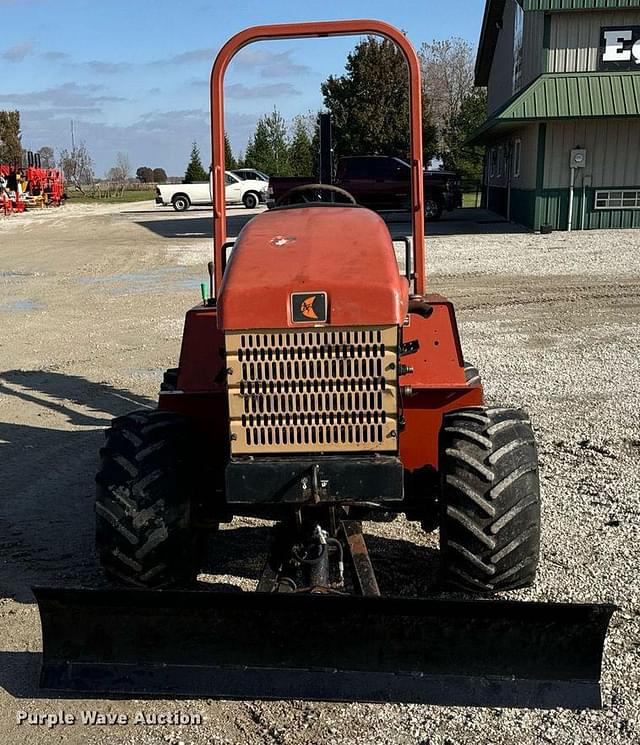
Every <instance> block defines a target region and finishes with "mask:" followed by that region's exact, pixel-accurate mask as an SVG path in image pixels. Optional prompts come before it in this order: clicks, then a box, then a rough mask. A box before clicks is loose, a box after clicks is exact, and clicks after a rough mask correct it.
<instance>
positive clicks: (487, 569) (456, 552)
mask: <svg viewBox="0 0 640 745" xmlns="http://www.w3.org/2000/svg"><path fill="white" fill-rule="evenodd" d="M440 471H441V497H440V551H441V561H442V574H443V580H444V582H445V584H446V585H448V586H453V587H456V588H461V589H463V590H466V591H468V592H476V593H478V592H479V593H494V592H502V591H504V590H514V589H517V588H521V587H527V586H529V585H530V584H531V583H532V582H533V580H534V578H535V574H536V569H537V565H538V558H539V553H540V485H539V479H538V458H537V452H536V446H535V441H534V435H533V431H532V429H531V426H530V424H529V421H528V419H527V416H526V414H525V413H524V412H522V411H518V410H515V409H495V408H494V409H486V408H482V407H479V408H473V409H463V410H460V411H454V412H451V413H449V414H447V415H445V417H444V421H443V426H442V430H441V433H440Z"/></svg>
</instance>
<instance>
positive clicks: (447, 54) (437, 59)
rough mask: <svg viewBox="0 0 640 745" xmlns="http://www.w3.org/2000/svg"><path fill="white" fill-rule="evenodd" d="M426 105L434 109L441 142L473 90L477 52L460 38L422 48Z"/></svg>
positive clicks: (421, 60)
mask: <svg viewBox="0 0 640 745" xmlns="http://www.w3.org/2000/svg"><path fill="white" fill-rule="evenodd" d="M420 65H421V67H422V81H423V94H424V97H425V106H427V107H428V108H429V109H430V110H431V114H432V116H433V121H434V123H435V125H436V127H437V128H438V133H439V141H440V145H441V146H442V144H443V143H442V136H443V132H444V131H445V130H446V129H449V128H450V127H451V124H452V122H453V121H454V119H455V118H456V117H457V116H458V115H459V114H460V109H461V108H462V104H463V102H464V101H465V99H466V98H468V96H469V95H470V93H471V92H472V91H473V88H474V85H473V83H474V53H473V48H472V46H471V45H470V44H469V42H467V41H465V40H464V39H461V38H459V37H455V36H454V37H452V38H450V39H445V40H444V41H435V40H434V41H433V42H432V43H431V44H427V43H425V44H423V45H422V47H421V48H420Z"/></svg>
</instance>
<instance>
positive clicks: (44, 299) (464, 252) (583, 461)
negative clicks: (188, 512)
mask: <svg viewBox="0 0 640 745" xmlns="http://www.w3.org/2000/svg"><path fill="white" fill-rule="evenodd" d="M144 209H147V211H148V215H147V216H142V217H140V216H138V215H137V213H136V212H133V211H131V212H130V213H129V212H126V211H124V212H123V211H122V210H118V211H115V210H104V211H102V212H101V211H100V210H93V211H92V212H91V213H88V211H86V210H82V211H81V212H78V213H74V212H73V210H70V211H69V212H68V213H66V214H65V213H58V214H56V215H55V222H56V229H55V230H52V231H51V232H50V233H47V232H45V230H46V227H47V225H48V222H47V219H46V218H43V217H38V219H37V220H33V221H32V223H31V224H29V225H20V223H19V222H18V219H19V216H16V217H15V219H14V218H12V222H11V224H9V220H7V221H4V224H3V223H2V221H0V226H1V234H2V239H3V240H4V237H5V236H8V237H9V236H14V235H15V236H17V237H19V241H17V244H18V245H16V246H15V247H13V248H11V249H10V250H7V251H3V255H2V257H1V258H0V292H1V295H0V306H3V305H5V304H6V305H7V307H9V306H10V304H11V303H12V302H13V301H15V300H20V299H24V298H28V299H30V300H32V301H33V302H35V303H39V304H40V305H38V306H37V307H35V308H30V309H26V310H24V311H21V312H20V314H19V315H18V313H17V311H11V310H2V308H1V307H0V320H2V321H4V323H3V324H1V325H0V356H1V357H2V359H3V360H5V363H4V364H5V365H6V366H7V367H8V368H10V372H7V373H0V420H1V421H0V455H1V456H2V460H0V463H3V464H4V469H3V471H4V474H5V475H4V476H3V478H4V479H5V483H6V484H7V485H8V487H9V488H8V489H7V491H6V494H7V495H8V496H9V498H10V501H9V502H5V503H4V505H0V528H1V530H2V533H1V534H0V543H1V545H0V596H1V598H0V640H1V641H0V740H2V741H6V742H17V741H25V742H26V741H28V742H34V743H40V742H49V741H55V742H65V743H100V744H101V745H106V744H107V743H116V742H117V743H131V744H132V745H133V743H135V744H136V745H138V744H140V745H147V744H148V745H152V744H154V745H155V744H156V743H172V744H173V745H178V744H179V743H184V745H188V744H189V743H199V744H200V743H211V744H212V745H213V744H214V743H215V745H223V744H224V745H240V743H242V744H243V745H244V744H245V743H246V744H248V745H259V744H260V745H262V744H264V745H301V744H302V743H318V744H320V743H322V744H323V745H328V744H330V743H334V744H335V745H368V744H369V743H371V744H373V743H376V745H378V744H380V745H382V744H383V743H389V745H404V744H405V743H406V744H407V745H408V744H409V743H411V744H412V745H415V744H416V743H419V744H420V745H471V744H472V743H473V744H474V745H475V744H476V743H484V744H486V745H489V744H490V743H494V744H495V745H498V744H500V745H508V744H510V743H514V742H520V743H554V745H564V744H565V743H566V744H567V745H586V744H589V745H592V744H593V743H603V744H604V743H606V744H607V745H608V744H609V743H636V742H639V741H640V717H639V704H638V702H639V701H640V665H639V664H638V663H639V661H640V660H639V654H638V651H639V640H640V583H639V579H638V578H639V577H640V552H639V551H638V539H639V530H640V430H639V427H638V417H639V416H640V354H639V351H640V343H639V342H640V325H639V324H638V321H639V320H640V279H639V277H640V231H611V232H590V233H584V234H583V233H573V234H558V233H556V234H553V235H551V236H538V235H532V234H528V233H512V234H508V235H501V234H483V235H472V234H471V231H470V229H469V226H467V225H461V226H460V227H456V226H451V230H452V232H456V231H457V232H458V234H454V235H441V236H436V237H430V238H428V241H427V254H428V263H429V267H430V270H431V274H430V287H431V289H432V290H435V291H439V292H442V293H444V294H447V295H448V296H450V297H451V298H452V299H453V300H454V301H455V302H456V308H457V314H458V322H459V325H460V330H461V336H462V342H463V346H464V350H465V357H466V358H467V359H469V360H471V361H473V362H474V363H475V364H476V365H477V366H478V367H479V369H480V371H481V373H482V377H483V380H484V383H485V390H486V394H487V397H488V399H489V401H490V402H492V403H496V404H500V405H516V406H519V407H523V408H526V409H527V410H528V412H529V413H530V415H531V418H532V422H533V426H534V429H535V431H536V435H537V439H538V443H539V453H540V461H541V478H542V489H543V545H542V556H541V563H540V571H539V576H538V580H537V582H536V584H535V586H534V587H533V588H531V589H529V590H526V591H522V592H517V593H509V594H508V596H509V597H512V598H518V599H527V600H543V601H550V600H558V601H575V602H581V601H589V602H592V601H596V602H611V603H615V604H617V605H618V606H619V608H620V610H619V611H618V612H617V613H616V614H615V616H614V619H613V621H612V625H611V628H610V632H609V635H608V640H607V645H606V652H605V659H604V668H603V696H604V708H603V709H602V710H600V711H581V712H574V711H567V710H554V711H536V710H531V711H523V710H509V709H505V710H499V709H467V708H451V707H429V706H414V705H371V704H343V705H338V704H318V703H308V702H299V701H294V702H271V703H269V702H268V703H264V702H217V701H211V700H204V701H180V702H177V701H170V700H167V701H152V702H149V701H145V702H142V701H101V700H94V701H82V700H77V699H71V700H55V699H43V698H40V697H39V694H38V693H37V689H36V676H37V670H38V665H39V657H38V652H39V649H40V639H39V629H38V622H37V613H36V611H35V607H34V605H33V601H32V598H31V597H30V594H29V590H28V587H29V585H30V584H34V583H42V584H47V583H53V582H54V581H56V580H58V581H63V582H66V583H69V584H73V583H74V582H79V581H81V582H92V583H99V582H100V574H99V571H98V569H97V567H96V566H95V562H94V559H93V558H92V554H91V507H90V501H91V497H90V495H91V491H92V484H91V474H92V472H93V468H94V465H95V458H94V455H93V453H95V449H96V448H97V447H98V446H99V443H100V431H99V430H100V428H101V427H103V426H104V425H105V424H106V422H107V420H108V418H109V417H110V416H112V415H115V414H119V413H122V412H123V411H125V410H127V409H129V408H132V405H133V406H135V405H139V404H140V403H141V402H142V403H143V404H147V405H148V404H149V402H150V400H151V399H152V398H153V396H154V393H155V390H156V389H157V386H158V382H159V379H160V377H161V370H162V368H164V367H168V366H171V365H172V364H173V361H174V359H175V358H176V355H177V349H178V346H177V345H178V340H179V337H180V334H181V324H180V322H179V320H176V319H179V317H180V316H181V314H182V313H183V309H184V308H185V307H186V306H188V304H189V302H190V300H191V299H192V298H193V297H194V291H193V290H192V289H188V288H187V287H185V286H184V285H181V284H180V281H181V279H182V275H180V277H178V278H177V277H176V276H175V272H173V271H170V272H167V271H165V272H164V274H158V275H157V283H154V284H152V285H151V286H149V285H147V284H143V286H142V287H140V286H138V285H139V283H138V285H136V286H131V287H130V286H129V283H128V281H127V280H126V279H122V280H121V286H120V290H121V291H119V292H116V293H111V292H110V291H107V292H105V291H103V290H96V285H95V284H91V283H87V282H79V281H78V278H80V277H87V276H92V277H97V278H100V277H102V278H112V277H113V276H114V272H116V271H117V272H135V271H154V270H155V268H156V267H165V268H167V267H176V266H177V267H182V269H181V270H180V271H182V272H184V279H189V278H191V279H193V275H194V273H195V272H194V268H193V266H192V264H194V263H195V262H196V260H197V258H198V256H201V257H202V261H203V262H204V261H206V258H207V250H208V245H209V241H208V238H207V237H206V236H203V237H201V238H189V239H188V240H186V239H185V237H184V235H186V234H187V233H190V232H191V233H195V232H197V231H196V230H195V228H193V229H191V230H190V227H189V226H190V225H195V223H196V221H202V218H203V213H194V214H193V215H192V214H190V213H186V215H185V216H179V217H175V218H174V216H173V215H171V217H172V220H173V219H175V220H176V221H178V220H179V221H182V222H181V223H176V224H183V225H184V230H182V231H181V235H182V237H181V236H180V235H178V236H177V238H176V236H175V235H173V236H170V235H166V234H163V231H162V230H161V229H160V222H161V221H164V222H167V214H166V213H159V216H158V214H157V213H155V212H154V211H153V208H151V207H148V206H146V205H137V206H136V210H138V211H140V210H144ZM52 219H53V218H52ZM145 222H147V223H149V225H150V226H151V227H150V229H148V230H147V229H146V228H148V227H149V225H143V223H145ZM155 223H157V224H155ZM154 224H155V228H154ZM495 229H496V230H498V229H499V227H498V226H497V227H496V228H495ZM10 243H11V241H9V242H8V243H7V242H5V245H6V246H9V245H10ZM34 244H35V246H36V247H35V248H28V249H27V250H26V251H25V250H24V247H25V246H33V245H34ZM38 245H40V247H41V248H40V250H38V248H37V246H38ZM133 245H135V255H133V252H132V250H131V246H133ZM45 246H46V250H45ZM105 247H108V248H109V251H108V252H106V251H105ZM182 247H183V250H181V248H182ZM181 256H182V258H181ZM115 266H117V269H115V268H114V267H115ZM136 266H138V270H136V269H135V267H136ZM54 275H55V281H54V280H53V279H52V276H54ZM154 276H156V275H154ZM178 280H180V281H178ZM118 281H119V280H117V279H116V280H115V282H116V283H117V282H118ZM108 282H110V283H111V284H113V282H114V280H113V279H109V280H108ZM158 283H159V284H158ZM111 284H110V285H109V287H111ZM134 284H135V283H134ZM102 286H103V285H100V287H102ZM69 305H72V306H74V307H75V308H76V311H75V312H73V311H71V310H69ZM43 308H45V309H46V310H43ZM78 309H80V310H78ZM18 324H20V327H21V329H22V333H20V334H16V333H15V330H16V328H18ZM61 329H62V330H63V332H64V333H62V331H61ZM25 336H27V339H25V338H24V337H25ZM62 336H64V341H63V339H62V338H61V337H62ZM2 443H4V444H2ZM29 448H31V451H29ZM5 452H6V455H5ZM34 459H35V460H34ZM52 463H55V468H51V464H52ZM29 468H32V469H33V470H28V469H29ZM43 472H46V477H45V475H43ZM28 473H29V474H31V475H27V474H28ZM27 482H29V483H28V484H27ZM68 495H73V497H70V496H68ZM71 498H73V499H74V500H75V504H77V508H76V509H74V511H73V514H69V510H68V509H67V506H68V504H69V502H68V500H69V499H71ZM65 500H67V501H65ZM62 507H64V508H65V509H62ZM45 526H46V529H45ZM261 527H262V528H263V529H262V530H261V529H260V528H261ZM227 530H230V531H239V533H238V535H239V536H241V537H242V538H241V539H240V540H239V541H238V549H237V553H236V552H232V554H231V555H230V556H227V557H226V558H225V560H224V562H223V563H224V567H222V568H221V567H220V566H219V563H220V562H219V558H220V557H216V556H215V543H214V542H212V547H211V552H212V553H211V557H210V562H209V567H208V568H207V571H208V572H210V574H207V575H204V576H203V579H205V580H210V581H227V582H232V583H234V584H237V585H239V586H242V587H245V588H246V589H250V588H251V587H252V586H253V585H254V584H255V579H256V576H257V572H258V570H259V566H260V559H261V556H262V554H263V552H264V549H265V546H266V537H265V531H264V527H263V524H261V523H258V522H257V521H252V520H237V521H235V522H234V523H233V524H232V525H231V526H229V527H228V528H227ZM366 530H367V536H368V542H369V545H370V548H371V552H372V554H373V557H374V562H377V566H378V568H379V581H380V584H381V586H382V588H383V590H386V591H387V592H397V593H400V594H403V595H415V594H427V593H431V592H433V590H434V588H433V577H432V575H431V572H432V570H433V568H434V566H435V562H436V557H435V553H434V549H435V548H436V547H437V536H436V535H434V534H431V535H425V534H424V533H423V532H422V531H421V529H420V527H419V526H418V525H417V524H414V523H408V522H406V521H405V520H397V521H395V522H394V523H391V524H368V525H367V526H366ZM233 535H235V533H230V534H229V536H230V537H231V536H233ZM90 557H91V558H90ZM216 562H217V563H216ZM241 566H242V567H243V569H242V571H240V567H241ZM59 708H63V709H65V710H66V711H68V712H72V713H75V714H76V715H79V712H81V711H83V710H92V709H93V710H99V711H102V712H108V711H110V712H126V713H127V714H128V715H129V716H130V718H132V717H133V716H134V714H135V712H136V711H144V712H151V713H156V714H157V713H163V712H164V713H168V712H173V711H176V710H181V711H183V712H188V713H199V714H201V715H202V717H203V723H202V724H200V725H198V726H180V725H166V726H162V725H157V726H149V727H140V726H137V727H136V726H133V725H131V724H129V725H127V726H121V727H120V726H115V727H87V726H82V725H78V724H76V725H74V726H67V727H64V726H58V727H54V728H52V729H47V728H46V727H36V726H30V727H28V728H25V725H22V728H19V727H17V725H16V724H15V716H16V712H17V711H18V710H19V709H25V710H29V711H31V712H54V711H57V710H58V709H59Z"/></svg>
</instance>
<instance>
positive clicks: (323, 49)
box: [0, 0, 484, 176]
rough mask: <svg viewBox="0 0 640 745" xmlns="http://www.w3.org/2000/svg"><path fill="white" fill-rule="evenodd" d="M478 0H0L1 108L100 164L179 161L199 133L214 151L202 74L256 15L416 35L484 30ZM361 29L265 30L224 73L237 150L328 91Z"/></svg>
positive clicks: (38, 134) (29, 137) (30, 136)
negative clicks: (261, 128) (271, 120)
mask: <svg viewBox="0 0 640 745" xmlns="http://www.w3.org/2000/svg"><path fill="white" fill-rule="evenodd" d="M483 8H484V0H446V2H436V1H435V0H423V1H422V2H411V1H409V0H395V2H393V1H392V0H367V1H365V0H342V2H340V1H335V0H325V1H324V2H319V3H318V2H313V1H312V0H307V2H300V0H270V1H269V0H260V1H258V0H239V1H238V0H225V1H224V2H222V1H219V0H209V1H208V2H206V1H205V0H189V1H188V2H184V0H183V1H181V2H176V0H107V2H102V3H100V2H96V0H0V27H1V28H2V33H1V34H0V71H1V72H2V84H1V86H0V109H13V108H17V109H19V110H20V112H21V119H22V135H23V144H24V146H25V147H26V148H29V149H34V150H37V149H38V148H40V147H42V146H43V145H50V146H51V147H53V148H54V150H55V151H56V155H57V153H58V152H59V151H60V149H61V148H64V147H68V146H69V144H70V121H71V120H72V119H73V121H74V124H75V131H76V139H80V140H84V141H85V142H86V143H87V146H88V148H89V151H90V152H91V154H92V156H93V159H94V162H95V167H96V173H97V175H98V176H101V175H103V174H104V172H105V171H106V170H107V169H108V168H109V167H110V166H111V165H113V163H114V161H115V157H116V153H117V152H118V151H122V152H125V153H127V154H128V155H129V159H130V162H131V166H132V168H133V170H134V171H135V169H136V168H137V167H138V166H140V165H148V166H151V167H163V168H165V169H166V170H167V172H168V173H169V174H170V175H180V174H181V173H183V172H184V168H185V166H186V162H187V159H188V155H189V152H190V150H191V143H192V141H193V140H196V141H197V142H198V144H199V145H200V148H201V152H202V155H203V161H204V162H205V164H206V163H207V162H208V158H209V151H210V147H209V142H208V140H209V125H208V120H209V101H208V76H209V72H210V69H211V65H212V62H213V57H214V56H215V53H216V51H217V49H218V48H219V47H220V46H221V45H222V44H223V43H224V42H225V41H226V39H227V38H228V37H229V36H231V35H233V34H234V33H236V32H237V31H240V30H241V29H243V28H245V27H247V26H251V25H255V24H262V23H283V22H287V21H305V20H332V19H336V18H377V19H381V20H384V21H387V22H389V23H392V24H393V25H395V26H397V27H399V28H401V29H403V30H404V31H405V32H406V33H407V35H408V36H409V38H410V39H411V41H412V42H413V44H414V45H415V46H416V47H419V46H420V44H421V43H422V42H424V41H431V40H432V39H442V38H446V37H449V36H454V35H457V36H461V37H463V38H465V39H467V40H469V41H470V42H471V43H472V44H473V45H475V44H476V43H477V40H478V36H479V33H480V23H481V19H482V12H483ZM356 41H357V39H356V38H353V37H351V38H341V39H318V40H292V41H287V42H262V43H259V44H255V45H252V46H250V47H247V48H245V49H244V50H242V51H241V52H240V53H239V54H238V56H237V57H236V59H235V60H234V62H233V63H232V67H231V68H230V70H229V72H228V73H227V77H226V104H225V105H226V117H227V121H226V126H227V131H228V132H229V135H230V138H231V142H232V147H233V149H234V151H235V152H237V151H241V150H242V149H244V147H245V144H246V141H247V138H248V136H249V134H250V133H251V132H252V131H253V127H254V125H255V122H256V120H257V118H258V117H259V116H260V115H262V114H264V113H266V112H269V111H271V110H272V109H273V107H274V106H277V107H278V109H279V110H280V111H281V112H282V113H283V115H284V116H285V117H286V118H287V119H289V118H290V117H292V116H294V115H295V114H297V113H306V112H308V111H310V110H317V109H319V108H320V107H321V105H322V97H321V94H320V83H321V82H322V81H323V80H325V79H326V78H327V76H328V75H330V74H340V73H341V72H342V71H343V70H344V63H345V60H346V55H347V53H348V51H349V50H350V49H352V48H353V46H354V43H355V42H356Z"/></svg>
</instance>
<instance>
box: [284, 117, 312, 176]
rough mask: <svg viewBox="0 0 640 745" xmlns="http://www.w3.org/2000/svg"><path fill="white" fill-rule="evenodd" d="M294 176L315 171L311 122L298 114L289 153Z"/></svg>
mask: <svg viewBox="0 0 640 745" xmlns="http://www.w3.org/2000/svg"><path fill="white" fill-rule="evenodd" d="M288 161H289V168H290V170H291V175H292V176H310V175H311V174H312V173H313V151H312V149H311V137H310V136H309V122H308V119H307V118H305V117H304V116H301V115H298V116H296V117H295V118H294V120H293V126H292V133H291V142H290V144H289V153H288Z"/></svg>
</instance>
